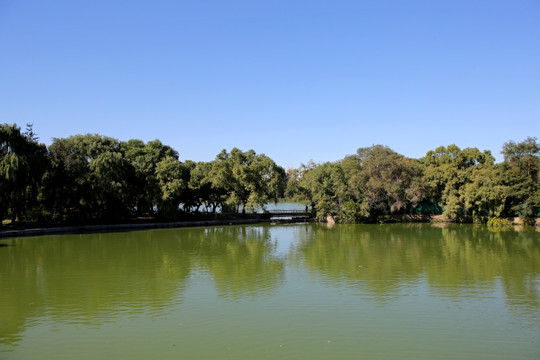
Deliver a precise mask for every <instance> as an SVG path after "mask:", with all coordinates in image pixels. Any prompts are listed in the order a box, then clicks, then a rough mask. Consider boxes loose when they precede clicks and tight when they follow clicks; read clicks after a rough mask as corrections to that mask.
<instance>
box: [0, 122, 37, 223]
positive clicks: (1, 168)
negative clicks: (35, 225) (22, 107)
mask: <svg viewBox="0 0 540 360" xmlns="http://www.w3.org/2000/svg"><path fill="white" fill-rule="evenodd" d="M46 168H47V148H46V147H45V145H44V144H39V143H38V139H37V137H36V136H35V134H34V133H33V131H32V126H31V125H28V128H27V131H26V132H25V133H21V129H20V128H19V127H18V126H17V125H16V124H13V125H8V124H2V125H0V220H1V219H3V218H4V217H5V216H6V215H8V214H9V216H10V217H11V220H12V221H15V220H16V219H21V218H26V219H28V220H35V219H34V218H33V217H35V216H34V215H32V214H31V213H32V209H34V208H36V207H37V205H38V202H37V199H38V192H39V189H40V185H41V180H42V177H43V174H44V172H45V170H46Z"/></svg>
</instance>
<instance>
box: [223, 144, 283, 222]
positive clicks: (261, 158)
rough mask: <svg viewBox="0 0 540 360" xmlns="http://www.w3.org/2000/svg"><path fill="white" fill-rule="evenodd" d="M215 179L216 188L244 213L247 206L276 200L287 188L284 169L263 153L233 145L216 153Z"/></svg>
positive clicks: (229, 203)
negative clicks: (220, 189) (233, 146)
mask: <svg viewBox="0 0 540 360" xmlns="http://www.w3.org/2000/svg"><path fill="white" fill-rule="evenodd" d="M213 178H214V180H215V181H214V183H215V184H216V187H218V188H220V187H221V188H223V189H225V190H226V192H227V200H226V204H228V205H232V206H234V208H235V210H236V212H239V211H240V208H241V209H242V213H245V211H246V209H247V208H255V207H258V206H261V207H262V206H264V205H265V204H266V203H268V202H269V201H270V200H274V201H277V199H278V196H279V193H280V190H282V189H283V188H284V184H285V170H283V168H282V167H280V166H278V165H277V164H276V163H275V162H274V161H273V160H272V159H270V158H269V157H268V156H266V155H264V154H259V155H258V154H257V153H256V152H255V151H253V150H249V151H246V152H243V151H241V150H239V149H237V148H234V149H232V150H231V152H230V153H228V152H227V151H226V150H223V151H221V152H220V153H219V154H218V155H217V157H216V163H215V166H214V168H213Z"/></svg>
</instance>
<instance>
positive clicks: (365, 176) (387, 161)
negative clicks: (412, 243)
mask: <svg viewBox="0 0 540 360" xmlns="http://www.w3.org/2000/svg"><path fill="white" fill-rule="evenodd" d="M357 159H358V162H359V164H360V174H359V180H360V181H361V183H362V184H363V187H364V197H365V201H366V202H367V203H368V204H369V207H370V209H371V211H372V212H373V213H376V214H393V213H399V212H401V213H403V212H407V211H408V210H412V209H414V208H416V206H417V204H418V203H419V202H420V201H421V200H423V198H424V196H425V191H424V189H423V188H422V186H421V183H420V182H419V181H418V179H419V178H420V176H421V175H422V171H421V168H420V165H419V163H418V162H417V161H416V160H413V159H409V158H407V157H405V156H403V155H400V154H398V153H396V152H395V151H393V150H392V149H390V148H388V147H386V146H383V145H374V146H371V147H368V148H360V149H358V151H357Z"/></svg>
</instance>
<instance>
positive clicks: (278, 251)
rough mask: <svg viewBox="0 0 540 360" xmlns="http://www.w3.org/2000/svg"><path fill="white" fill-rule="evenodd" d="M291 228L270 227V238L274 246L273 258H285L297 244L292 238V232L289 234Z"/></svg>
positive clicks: (296, 240)
mask: <svg viewBox="0 0 540 360" xmlns="http://www.w3.org/2000/svg"><path fill="white" fill-rule="evenodd" d="M291 226H296V225H294V224H292V225H290V226H286V225H285V226H272V228H271V229H272V230H271V233H270V236H271V238H272V241H273V242H274V243H275V244H276V248H275V250H274V251H275V256H276V257H285V256H287V254H289V253H290V252H291V251H292V248H293V247H294V245H295V244H296V243H297V242H298V239H296V238H295V237H294V236H292V235H294V232H291Z"/></svg>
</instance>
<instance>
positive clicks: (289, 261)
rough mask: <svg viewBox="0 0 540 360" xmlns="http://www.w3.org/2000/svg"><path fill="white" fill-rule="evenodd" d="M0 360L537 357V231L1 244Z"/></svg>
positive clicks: (246, 230)
mask: <svg viewBox="0 0 540 360" xmlns="http://www.w3.org/2000/svg"><path fill="white" fill-rule="evenodd" d="M0 359H8V360H11V359H55V360H61V359H70V360H72V359H78V360H83V359H145V360H147V359H235V360H239V359H240V360H241V359H310V360H312V359H415V360H418V359H430V360H431V359H504V360H511V359H531V360H532V359H535V360H538V359H540V233H539V232H538V231H536V230H535V229H533V228H530V229H520V231H515V230H513V229H512V230H509V231H490V230H488V229H487V228H486V227H483V226H473V225H430V224H387V225H335V226H334V227H332V228H328V227H327V226H326V225H325V224H313V223H311V224H288V225H270V224H267V225H255V226H222V227H220V226H217V227H208V228H181V229H162V230H150V231H133V232H118V233H97V234H78V235H55V236H42V237H29V238H17V239H2V240H0Z"/></svg>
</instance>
